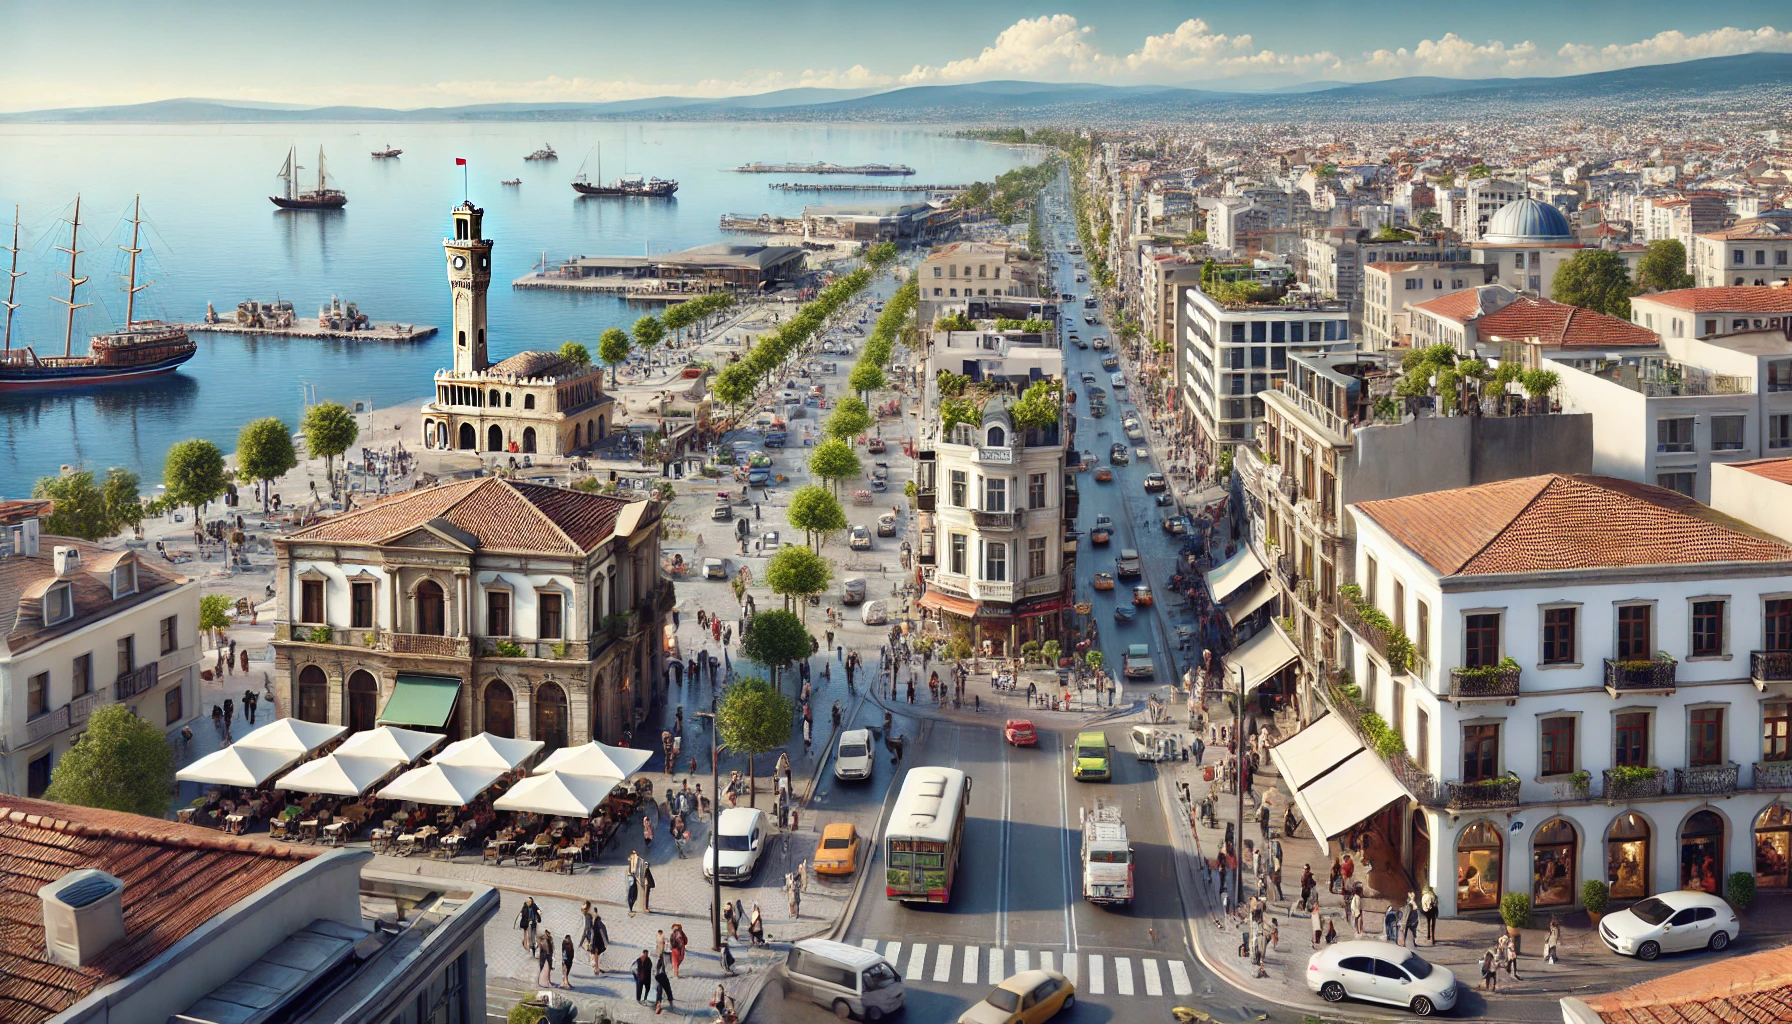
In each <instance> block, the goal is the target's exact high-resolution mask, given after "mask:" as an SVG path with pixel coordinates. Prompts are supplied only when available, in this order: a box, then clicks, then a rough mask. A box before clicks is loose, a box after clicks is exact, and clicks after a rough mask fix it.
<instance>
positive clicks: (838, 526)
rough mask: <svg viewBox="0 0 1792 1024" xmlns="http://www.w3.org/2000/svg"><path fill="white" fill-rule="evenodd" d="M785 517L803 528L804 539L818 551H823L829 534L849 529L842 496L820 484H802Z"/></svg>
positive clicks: (795, 525) (791, 497)
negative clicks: (837, 496)
mask: <svg viewBox="0 0 1792 1024" xmlns="http://www.w3.org/2000/svg"><path fill="white" fill-rule="evenodd" d="M784 518H785V519H786V520H787V521H789V523H790V525H792V526H794V527H796V528H797V529H799V530H801V531H803V540H804V541H805V542H807V543H808V545H809V547H810V548H811V549H812V550H814V551H815V553H816V554H820V553H821V549H822V546H823V545H825V544H826V543H827V540H828V537H830V536H832V535H833V534H835V533H838V532H840V531H841V530H844V529H846V509H844V508H842V507H841V506H840V499H838V498H836V497H834V495H833V494H832V493H831V492H830V491H829V490H828V489H827V488H826V487H821V486H817V485H816V484H809V485H807V486H805V487H799V488H797V489H796V491H795V492H794V493H792V494H791V496H790V507H789V508H788V509H786V510H785V516H784Z"/></svg>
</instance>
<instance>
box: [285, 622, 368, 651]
mask: <svg viewBox="0 0 1792 1024" xmlns="http://www.w3.org/2000/svg"><path fill="white" fill-rule="evenodd" d="M378 634H379V631H378V630H375V629H364V628H363V629H343V628H341V627H339V626H304V625H300V624H298V623H294V624H292V627H291V633H290V634H289V636H288V637H287V639H288V640H290V641H291V642H292V643H296V644H320V645H324V644H327V645H334V646H337V647H373V646H374V643H375V638H376V637H377V636H378ZM275 639H280V637H279V635H278V634H277V633H276V635H275Z"/></svg>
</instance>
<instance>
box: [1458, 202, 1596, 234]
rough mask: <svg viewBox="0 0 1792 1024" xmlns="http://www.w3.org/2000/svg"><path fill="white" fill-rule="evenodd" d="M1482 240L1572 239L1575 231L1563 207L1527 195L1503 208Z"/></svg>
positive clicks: (1489, 222) (1493, 218) (1489, 225)
mask: <svg viewBox="0 0 1792 1024" xmlns="http://www.w3.org/2000/svg"><path fill="white" fill-rule="evenodd" d="M1481 241H1483V242H1493V243H1495V244H1512V243H1524V242H1572V241H1574V230H1573V229H1572V228H1570V227H1569V226H1568V218H1567V217H1566V216H1565V215H1563V213H1562V211H1561V210H1558V209H1556V208H1555V207H1553V206H1551V205H1549V204H1548V203H1545V202H1542V201H1541V200H1537V199H1532V198H1530V197H1528V196H1527V197H1525V198H1523V199H1520V200H1517V201H1516V202H1511V203H1507V204H1506V205H1505V206H1502V207H1500V210H1499V212H1498V213H1495V214H1494V215H1493V217H1492V218H1491V219H1489V220H1488V222H1487V231H1486V232H1485V233H1484V234H1482V236H1481Z"/></svg>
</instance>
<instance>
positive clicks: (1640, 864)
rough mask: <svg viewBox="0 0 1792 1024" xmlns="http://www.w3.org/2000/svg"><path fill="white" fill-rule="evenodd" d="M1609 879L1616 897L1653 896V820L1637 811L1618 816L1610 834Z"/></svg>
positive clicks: (1607, 864) (1631, 898)
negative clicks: (1651, 885)
mask: <svg viewBox="0 0 1792 1024" xmlns="http://www.w3.org/2000/svg"><path fill="white" fill-rule="evenodd" d="M1605 881H1606V884H1607V885H1610V886H1611V893H1612V899H1615V900H1640V899H1642V898H1643V897H1644V896H1647V895H1649V823H1648V822H1647V821H1645V820H1644V819H1643V816H1642V815H1640V814H1638V813H1636V812H1635V811H1630V812H1628V813H1625V814H1620V815H1618V818H1617V820H1616V821H1613V822H1612V828H1611V831H1610V832H1609V833H1607V834H1606V841H1605Z"/></svg>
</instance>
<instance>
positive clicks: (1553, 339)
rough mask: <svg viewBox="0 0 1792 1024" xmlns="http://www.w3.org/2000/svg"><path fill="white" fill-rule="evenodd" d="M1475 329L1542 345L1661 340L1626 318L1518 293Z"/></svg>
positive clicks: (1639, 344) (1648, 344)
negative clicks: (1622, 318) (1516, 296)
mask: <svg viewBox="0 0 1792 1024" xmlns="http://www.w3.org/2000/svg"><path fill="white" fill-rule="evenodd" d="M1445 298H1448V296H1445ZM1475 329H1476V332H1477V334H1479V336H1480V337H1481V338H1482V340H1494V339H1498V340H1501V341H1516V342H1521V343H1524V344H1529V345H1541V346H1544V347H1546V348H1655V347H1656V346H1658V345H1660V344H1661V337H1660V336H1659V335H1657V334H1656V333H1655V332H1654V331H1651V330H1649V329H1648V328H1646V327H1639V326H1637V325H1636V324H1633V323H1631V322H1630V321H1628V320H1620V319H1618V318H1617V317H1615V316H1609V315H1607V314H1605V313H1595V312H1594V311H1592V310H1590V309H1582V308H1581V307H1579V306H1570V305H1567V304H1565V303H1561V302H1552V301H1550V300H1549V299H1539V298H1536V297H1534V296H1530V295H1520V296H1519V297H1518V298H1516V299H1513V300H1512V302H1511V303H1510V304H1508V305H1507V306H1506V307H1505V308H1504V309H1502V310H1500V311H1499V312H1497V313H1489V314H1488V315H1486V316H1484V317H1482V318H1481V319H1480V320H1478V321H1476V328H1475Z"/></svg>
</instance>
